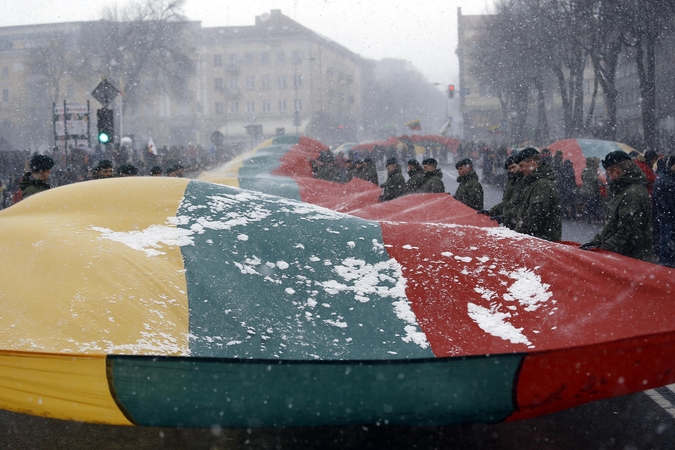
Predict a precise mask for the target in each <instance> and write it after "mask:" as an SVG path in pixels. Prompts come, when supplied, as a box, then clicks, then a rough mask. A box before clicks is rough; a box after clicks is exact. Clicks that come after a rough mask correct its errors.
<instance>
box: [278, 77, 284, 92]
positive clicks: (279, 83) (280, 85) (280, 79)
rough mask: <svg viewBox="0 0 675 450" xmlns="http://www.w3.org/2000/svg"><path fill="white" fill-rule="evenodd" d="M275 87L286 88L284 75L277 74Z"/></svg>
mask: <svg viewBox="0 0 675 450" xmlns="http://www.w3.org/2000/svg"><path fill="white" fill-rule="evenodd" d="M277 87H278V88H279V89H285V88H286V75H279V76H278V77H277Z"/></svg>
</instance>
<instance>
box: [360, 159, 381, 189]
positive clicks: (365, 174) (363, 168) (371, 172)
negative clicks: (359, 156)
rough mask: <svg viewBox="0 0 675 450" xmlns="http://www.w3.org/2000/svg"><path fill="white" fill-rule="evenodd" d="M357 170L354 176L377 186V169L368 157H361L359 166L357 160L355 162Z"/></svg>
mask: <svg viewBox="0 0 675 450" xmlns="http://www.w3.org/2000/svg"><path fill="white" fill-rule="evenodd" d="M356 167H357V171H356V175H355V176H356V177H357V178H361V179H362V180H365V181H368V182H370V183H373V184H375V185H377V186H379V185H380V184H379V180H378V178H377V169H376V168H375V163H373V160H372V159H370V158H363V161H361V164H360V167H359V162H358V161H357V163H356Z"/></svg>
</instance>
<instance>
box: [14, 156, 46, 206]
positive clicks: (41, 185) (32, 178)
mask: <svg viewBox="0 0 675 450" xmlns="http://www.w3.org/2000/svg"><path fill="white" fill-rule="evenodd" d="M52 167H54V160H53V159H52V158H51V157H50V156H47V155H33V157H32V158H31V159H30V172H26V173H25V174H24V175H23V178H21V181H19V189H20V190H21V198H22V199H24V198H26V197H29V196H31V195H33V194H37V193H38V192H43V191H46V190H47V189H50V188H51V186H50V184H49V183H48V181H47V180H49V175H50V173H51V170H52Z"/></svg>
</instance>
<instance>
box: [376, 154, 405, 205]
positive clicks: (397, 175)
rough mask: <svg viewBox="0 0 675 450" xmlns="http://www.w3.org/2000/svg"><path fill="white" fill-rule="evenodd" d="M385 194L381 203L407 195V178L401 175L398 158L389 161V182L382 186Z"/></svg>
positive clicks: (381, 198)
mask: <svg viewBox="0 0 675 450" xmlns="http://www.w3.org/2000/svg"><path fill="white" fill-rule="evenodd" d="M382 187H383V188H384V192H383V193H382V195H381V196H380V201H381V202H386V201H389V200H393V199H395V198H396V197H400V196H402V195H404V194H405V178H403V173H401V166H399V165H398V162H397V161H396V158H389V159H388V160H387V181H386V182H385V183H384V184H383V185H382Z"/></svg>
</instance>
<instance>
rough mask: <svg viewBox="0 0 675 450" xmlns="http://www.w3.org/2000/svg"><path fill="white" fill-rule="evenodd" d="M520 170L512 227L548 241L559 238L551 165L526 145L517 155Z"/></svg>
mask: <svg viewBox="0 0 675 450" xmlns="http://www.w3.org/2000/svg"><path fill="white" fill-rule="evenodd" d="M518 161H519V162H518V165H519V166H520V171H521V172H522V173H523V177H524V178H523V186H522V189H521V191H520V198H519V204H518V207H517V213H516V225H515V230H516V231H517V232H519V233H524V234H529V235H531V236H535V237H538V238H541V239H546V240H548V241H559V240H560V239H562V220H561V217H560V199H559V198H558V190H557V189H556V186H555V174H554V173H553V169H552V168H551V165H550V164H548V163H547V162H546V161H544V160H542V159H541V157H540V156H539V152H538V151H537V149H535V148H532V147H528V148H526V149H524V150H523V151H521V152H520V153H519V154H518Z"/></svg>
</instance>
